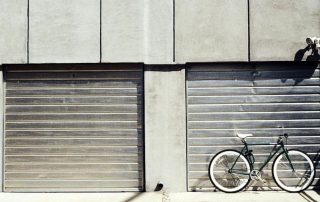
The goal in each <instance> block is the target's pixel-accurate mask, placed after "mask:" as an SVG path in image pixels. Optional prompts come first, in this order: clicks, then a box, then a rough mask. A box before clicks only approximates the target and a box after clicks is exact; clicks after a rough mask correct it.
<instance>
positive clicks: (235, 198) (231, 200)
mask: <svg viewBox="0 0 320 202" xmlns="http://www.w3.org/2000/svg"><path fill="white" fill-rule="evenodd" d="M0 201H1V202H65V201H66V202H100V201H104V202H220V201H222V202H244V201H245V202H247V201H249V202H250V201H252V202H262V201H264V202H265V201H268V202H300V201H301V202H306V201H309V202H320V192H318V193H317V192H315V191H306V192H303V193H300V194H296V193H294V194H292V193H287V192H282V191H265V192H258V191H257V192H253V191H247V192H241V193H236V194H225V193H220V192H210V193H209V192H206V193H200V192H198V193H195V192H188V193H187V192H184V193H169V194H167V193H162V192H157V193H156V192H147V193H32V194H31V193H0Z"/></svg>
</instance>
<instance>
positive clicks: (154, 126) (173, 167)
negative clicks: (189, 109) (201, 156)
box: [145, 66, 187, 192]
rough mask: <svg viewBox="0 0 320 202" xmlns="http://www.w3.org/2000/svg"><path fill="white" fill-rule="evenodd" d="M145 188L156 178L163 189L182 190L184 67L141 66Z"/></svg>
mask: <svg viewBox="0 0 320 202" xmlns="http://www.w3.org/2000/svg"><path fill="white" fill-rule="evenodd" d="M145 70H146V71H145V169H146V170H145V175H146V190H147V191H153V190H154V189H155V187H156V185H157V183H158V182H159V181H161V182H162V183H163V184H164V187H163V189H164V190H165V191H175V192H180V191H186V190H187V178H186V111H185V110H186V108H185V99H186V97H185V69H184V68H180V66H171V67H170V66H147V67H146V69H145Z"/></svg>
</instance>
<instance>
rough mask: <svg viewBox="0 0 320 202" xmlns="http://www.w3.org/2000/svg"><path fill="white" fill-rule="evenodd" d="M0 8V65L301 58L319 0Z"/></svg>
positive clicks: (100, 0) (139, 0) (317, 26)
mask: <svg viewBox="0 0 320 202" xmlns="http://www.w3.org/2000/svg"><path fill="white" fill-rule="evenodd" d="M28 5H29V6H28ZM0 7H1V8H2V10H1V12H0V19H1V21H0V36H1V37H0V63H18V64H20V63H21V64H24V63H27V62H28V58H29V59H30V63H98V62H106V63H109V62H143V63H146V64H174V63H186V62H218V61H249V60H250V59H251V61H280V60H281V61H293V60H307V58H308V56H309V55H310V54H311V51H307V50H304V48H305V47H306V43H305V38H306V37H307V36H317V37H320V12H319V10H320V1H319V0H305V1H300V0H282V1H277V0H264V1H254V0H201V1H199V0H174V1H172V0H161V1H159V0H121V1H118V0H68V1H64V0H56V1H51V0H10V1H8V0H0ZM28 10H29V15H28ZM28 16H29V18H28ZM28 25H29V26H28ZM248 32H249V33H248ZM28 42H29V43H28ZM28 44H29V46H28ZM249 47H250V49H249ZM308 59H309V60H310V59H317V58H310V57H309V58H308Z"/></svg>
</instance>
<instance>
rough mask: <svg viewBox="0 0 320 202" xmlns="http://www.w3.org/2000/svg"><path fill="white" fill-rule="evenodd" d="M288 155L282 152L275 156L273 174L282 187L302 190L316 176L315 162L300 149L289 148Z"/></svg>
mask: <svg viewBox="0 0 320 202" xmlns="http://www.w3.org/2000/svg"><path fill="white" fill-rule="evenodd" d="M288 157H289V159H290V160H291V165H292V166H291V165H290V162H289V160H288ZM288 157H287V155H286V153H285V152H282V153H280V154H279V155H278V156H277V157H276V158H275V160H274V162H273V166H272V176H273V178H274V181H275V182H276V183H277V185H278V186H279V187H280V188H281V189H283V190H285V191H288V192H301V191H303V190H305V189H307V188H308V187H309V186H310V185H311V183H312V181H313V179H314V177H315V169H314V165H313V162H312V160H311V159H310V157H309V156H308V155H307V154H306V153H304V152H302V151H299V150H288Z"/></svg>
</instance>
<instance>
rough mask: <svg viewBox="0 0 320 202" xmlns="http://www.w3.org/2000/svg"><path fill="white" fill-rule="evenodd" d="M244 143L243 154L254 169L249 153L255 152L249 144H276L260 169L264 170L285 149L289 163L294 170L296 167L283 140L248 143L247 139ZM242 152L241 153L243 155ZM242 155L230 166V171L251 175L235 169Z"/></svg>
mask: <svg viewBox="0 0 320 202" xmlns="http://www.w3.org/2000/svg"><path fill="white" fill-rule="evenodd" d="M242 142H243V144H244V147H243V148H242V150H241V152H240V153H241V154H242V155H243V156H245V157H246V159H247V160H248V161H249V164H250V168H251V169H254V162H252V161H251V159H250V158H248V157H249V155H252V156H253V154H252V153H251V151H250V150H249V147H248V146H251V145H274V147H273V149H272V150H271V152H270V154H269V156H268V158H267V160H266V161H265V162H264V163H263V165H262V166H261V167H260V168H259V171H262V170H263V168H264V167H265V166H266V165H267V164H268V163H269V161H270V160H271V159H272V158H273V157H274V156H275V155H276V154H277V153H278V152H279V150H281V149H282V150H283V151H284V152H285V155H286V157H287V159H288V160H289V164H290V167H291V168H292V170H293V171H294V168H293V165H292V163H291V160H290V158H289V155H288V150H287V149H286V148H285V147H284V144H283V141H280V142H277V143H268V144H266V143H255V144H248V143H247V142H246V141H242ZM241 154H240V155H241ZM240 155H239V156H238V157H237V159H236V160H235V162H234V164H233V165H232V167H231V168H230V170H229V172H230V173H237V174H243V175H250V173H244V172H239V171H236V170H233V168H234V166H235V165H236V163H237V161H238V159H239V158H240ZM253 157H254V156H253Z"/></svg>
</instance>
